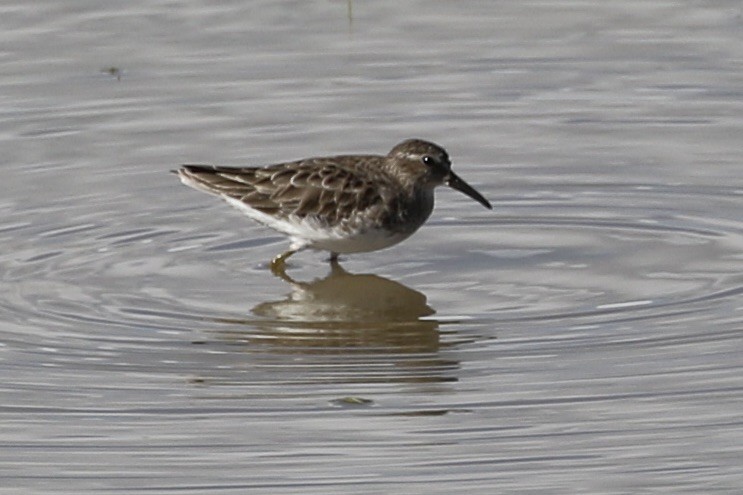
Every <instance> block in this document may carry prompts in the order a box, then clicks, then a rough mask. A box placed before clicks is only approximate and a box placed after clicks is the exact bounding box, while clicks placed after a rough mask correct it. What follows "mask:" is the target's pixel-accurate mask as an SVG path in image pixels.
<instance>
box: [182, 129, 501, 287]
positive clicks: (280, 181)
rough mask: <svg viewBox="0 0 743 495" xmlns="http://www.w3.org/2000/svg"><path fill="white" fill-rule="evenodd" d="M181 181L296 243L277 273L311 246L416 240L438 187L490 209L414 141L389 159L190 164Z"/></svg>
mask: <svg viewBox="0 0 743 495" xmlns="http://www.w3.org/2000/svg"><path fill="white" fill-rule="evenodd" d="M177 173H178V176H179V177H180V179H181V182H183V183H184V184H186V185H187V186H190V187H193V188H194V189H197V190H199V191H204V192H206V193H209V194H214V195H215V196H219V197H221V198H222V199H224V200H225V201H227V202H228V203H229V204H231V205H232V206H234V207H236V208H237V209H239V210H240V211H242V212H243V213H245V214H246V215H247V216H249V217H250V218H252V219H253V220H256V221H258V222H260V223H262V224H264V225H266V226H268V227H271V228H272V229H274V230H277V231H279V232H281V233H283V234H286V235H288V236H289V238H290V239H291V245H290V247H289V250H288V251H286V252H284V253H282V254H279V255H278V256H276V257H275V258H274V259H273V261H272V262H271V270H272V271H273V272H274V273H280V272H282V271H283V270H284V263H285V261H286V259H287V258H289V256H291V255H293V254H294V253H296V252H297V251H300V250H302V249H305V248H310V249H316V250H326V251H330V259H331V261H336V260H337V259H338V254H339V253H343V254H345V253H360V252H366V251H376V250H378V249H384V248H387V247H390V246H393V245H395V244H397V243H398V242H401V241H403V240H404V239H407V238H408V237H410V235H412V234H413V232H415V231H416V230H418V227H420V226H421V225H423V223H424V222H425V221H426V220H427V219H428V217H429V215H430V214H431V211H432V210H433V190H434V188H435V187H436V186H440V185H442V184H446V185H447V186H449V187H452V188H454V189H456V190H458V191H461V192H463V193H464V194H466V195H467V196H469V197H471V198H472V199H474V200H475V201H477V202H479V203H480V204H481V205H483V206H485V207H486V208H489V209H492V206H491V205H490V203H489V202H488V200H487V199H485V198H484V197H483V196H482V195H481V194H480V193H479V192H477V191H476V190H475V189H474V188H473V187H472V186H470V185H469V184H467V183H466V182H465V181H463V180H462V179H460V178H459V177H458V176H457V175H456V174H455V173H454V172H453V171H452V170H451V162H450V161H449V155H447V153H446V151H445V150H444V149H443V148H441V147H440V146H438V145H436V144H433V143H430V142H428V141H423V140H421V139H408V140H407V141H403V142H402V143H400V144H398V145H397V146H395V147H394V148H392V150H391V151H390V152H389V153H388V154H387V156H381V155H341V156H331V157H324V158H308V159H305V160H297V161H294V162H289V163H279V164H276V165H270V166H267V167H246V168H233V167H220V166H211V165H184V166H182V167H181V168H180V169H179V170H178V171H177Z"/></svg>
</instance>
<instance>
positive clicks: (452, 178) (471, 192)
mask: <svg viewBox="0 0 743 495" xmlns="http://www.w3.org/2000/svg"><path fill="white" fill-rule="evenodd" d="M446 185H448V186H449V187H451V188H452V189H456V190H457V191H462V192H463V193H464V194H466V195H467V196H469V197H470V198H472V199H474V200H475V201H477V202H478V203H480V204H481V205H483V206H484V207H485V208H488V209H490V210H492V209H493V206H492V205H491V204H490V202H489V201H488V200H487V199H485V198H484V197H483V196H482V194H480V193H479V192H477V191H475V188H473V187H472V186H470V185H469V184H467V183H466V182H465V181H463V180H462V179H460V178H459V176H458V175H456V174H455V173H454V172H449V178H448V179H447V180H446Z"/></svg>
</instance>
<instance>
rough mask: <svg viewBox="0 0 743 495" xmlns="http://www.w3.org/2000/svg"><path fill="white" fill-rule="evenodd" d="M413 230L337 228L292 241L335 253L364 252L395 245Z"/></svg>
mask: <svg viewBox="0 0 743 495" xmlns="http://www.w3.org/2000/svg"><path fill="white" fill-rule="evenodd" d="M413 232H414V231H410V232H390V231H387V230H383V229H369V230H366V231H364V232H356V233H341V232H336V229H331V230H329V231H324V232H315V233H312V234H310V233H308V234H309V235H307V236H303V237H302V238H292V241H294V242H295V243H297V244H299V245H304V246H307V247H309V248H312V249H321V250H327V251H331V252H333V253H362V252H366V251H377V250H379V249H385V248H388V247H390V246H394V245H395V244H397V243H399V242H402V241H404V240H405V239H407V238H408V237H410V236H411V235H412V234H413ZM313 234H314V235H313Z"/></svg>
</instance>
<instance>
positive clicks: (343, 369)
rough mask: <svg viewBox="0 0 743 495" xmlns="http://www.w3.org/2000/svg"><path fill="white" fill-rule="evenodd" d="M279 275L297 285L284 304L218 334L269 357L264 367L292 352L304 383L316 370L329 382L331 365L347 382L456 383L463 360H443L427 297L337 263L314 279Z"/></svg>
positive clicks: (256, 311) (258, 309)
mask: <svg viewBox="0 0 743 495" xmlns="http://www.w3.org/2000/svg"><path fill="white" fill-rule="evenodd" d="M275 275H277V276H278V277H279V278H281V279H282V280H284V281H285V282H287V283H288V284H289V285H290V286H291V288H292V291H291V293H290V294H288V295H287V297H286V298H285V299H282V300H277V301H270V302H263V303H260V304H258V305H257V306H255V307H254V308H253V310H252V313H253V315H254V316H256V317H257V318H251V319H246V320H234V319H229V320H227V319H222V320H220V321H221V322H222V323H231V324H233V325H235V324H240V326H241V327H242V328H236V327H234V326H233V329H232V330H227V331H225V330H221V331H220V332H219V333H220V334H221V335H222V338H223V339H225V340H229V341H231V342H233V343H237V342H238V341H239V342H242V343H243V344H244V345H246V346H247V347H246V350H249V352H251V353H258V354H260V355H263V356H264V358H263V360H262V361H261V363H262V364H264V365H265V364H268V363H266V361H265V360H266V359H268V358H269V356H273V357H278V356H282V355H283V356H286V355H287V354H289V355H295V356H296V355H301V356H303V357H304V359H302V360H301V363H302V365H303V366H307V368H305V369H304V370H303V375H304V378H308V376H307V374H308V373H309V374H311V372H312V368H313V366H315V368H316V369H323V370H324V377H325V378H326V379H327V378H329V377H328V375H327V372H328V370H329V369H328V368H327V366H331V367H332V369H333V370H334V372H333V373H332V374H333V375H335V379H337V380H339V381H344V382H347V381H349V379H350V380H352V381H359V380H360V381H369V380H371V381H407V382H441V381H453V380H456V379H455V378H454V377H452V376H451V375H450V373H451V371H452V370H454V369H457V368H458V363H457V362H455V361H452V360H450V359H444V358H442V357H441V356H440V355H439V351H440V347H441V344H440V340H439V328H438V327H439V323H438V322H437V321H436V320H435V319H424V318H423V317H426V316H431V315H433V314H434V313H435V311H434V310H433V309H432V308H431V307H430V306H428V304H427V301H426V296H425V295H423V294H422V293H420V292H418V291H416V290H413V289H411V288H409V287H406V286H405V285H403V284H400V283H398V282H395V281H392V280H389V279H386V278H384V277H380V276H378V275H373V274H351V273H348V272H347V271H345V270H344V269H343V268H342V267H341V266H340V265H339V264H338V263H332V264H331V271H330V273H329V274H328V275H327V276H326V277H325V278H322V279H317V280H314V281H311V282H299V281H296V280H294V279H292V278H291V277H289V276H288V275H287V274H286V273H285V272H283V271H279V272H277V273H275ZM271 361H273V359H271ZM284 362H285V361H284ZM293 363H294V364H295V365H297V364H299V362H297V361H294V362H293ZM285 371H286V370H285ZM343 373H346V374H348V375H349V376H346V377H345V378H343V377H342V376H340V374H343ZM351 376H353V378H351Z"/></svg>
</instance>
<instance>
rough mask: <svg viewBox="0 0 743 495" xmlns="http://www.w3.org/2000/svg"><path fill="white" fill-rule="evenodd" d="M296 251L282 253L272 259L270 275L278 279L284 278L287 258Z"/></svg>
mask: <svg viewBox="0 0 743 495" xmlns="http://www.w3.org/2000/svg"><path fill="white" fill-rule="evenodd" d="M296 252H297V250H292V249H290V250H289V251H286V252H283V253H281V254H279V255H277V256H276V257H275V258H274V259H272V260H271V273H273V274H274V275H276V276H278V277H282V278H283V276H285V275H286V274H285V273H284V272H285V271H286V260H287V259H288V258H289V256H291V255H293V254H294V253H296Z"/></svg>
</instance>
